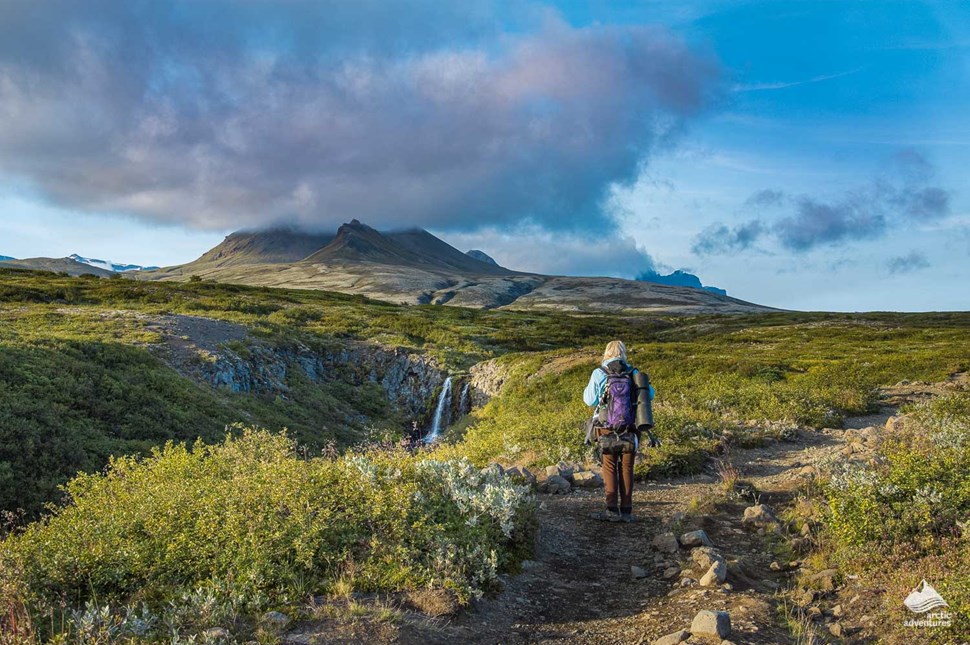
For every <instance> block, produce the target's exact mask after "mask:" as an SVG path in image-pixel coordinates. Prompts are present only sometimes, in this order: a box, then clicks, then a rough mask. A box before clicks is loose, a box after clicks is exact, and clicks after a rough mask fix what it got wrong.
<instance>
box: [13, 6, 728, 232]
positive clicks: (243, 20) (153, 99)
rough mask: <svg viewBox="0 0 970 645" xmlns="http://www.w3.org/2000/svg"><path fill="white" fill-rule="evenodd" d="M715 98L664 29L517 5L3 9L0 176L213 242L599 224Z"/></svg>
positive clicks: (70, 203)
mask: <svg viewBox="0 0 970 645" xmlns="http://www.w3.org/2000/svg"><path fill="white" fill-rule="evenodd" d="M499 8H501V11H499ZM721 87H722V86H721V73H720V69H719V66H718V64H717V62H716V61H715V60H714V59H713V58H712V57H711V56H708V55H705V54H700V53H698V52H696V51H694V50H692V49H691V48H690V47H689V46H688V45H687V44H686V43H685V42H684V41H682V40H681V39H679V38H678V37H676V36H675V35H674V34H672V33H670V32H669V31H666V30H664V29H662V28H654V27H645V26H635V25H631V26H603V25H595V26H591V27H587V28H581V29H577V28H573V27H571V26H569V25H567V24H565V23H564V22H562V21H560V20H559V19H557V18H556V16H554V15H551V14H549V13H548V12H542V11H538V10H535V9H534V8H532V7H531V6H530V5H525V4H522V5H516V4H501V5H499V4H496V3H489V2H478V1H475V2H469V3H464V2H463V3H440V2H401V3H390V4H389V3H383V2H376V1H375V0H371V1H367V0H365V1H363V2H356V3H340V2H327V3H321V2H308V1H293V2H282V3H281V2H268V1H257V0H254V1H253V2H246V3H238V2H228V1H218V0H199V1H196V2H175V3H161V2H159V3H149V2H127V1H121V0H118V1H116V2H105V1H102V0H91V2H84V3H79V2H74V1H73V0H71V1H67V0H63V1H61V2H45V3H30V2H24V3H8V4H5V5H4V6H3V8H2V9H0V179H3V178H4V177H5V178H7V179H9V180H13V181H18V182H26V183H27V184H28V185H30V186H32V187H33V188H34V189H36V191H38V192H39V193H40V194H41V195H43V196H44V197H46V198H47V199H48V200H50V201H52V202H54V203H56V204H57V205H60V206H63V207H68V208H73V209H79V210H88V211H100V212H118V213H125V214H130V215H135V216H139V217H142V218H146V219H150V220H154V221H158V222H176V223H184V224H188V225H191V226H196V227H200V228H210V229H222V228H242V227H255V226H260V225H272V224H279V223H291V224H297V225H301V226H303V227H307V228H328V229H330V228H333V226H334V225H335V224H338V223H340V222H342V221H346V220H348V219H350V218H352V217H357V218H359V219H361V220H363V221H366V222H368V223H370V224H372V225H374V226H377V227H381V228H385V227H394V226H400V225H402V224H406V225H421V226H427V227H434V228H437V229H439V230H441V229H450V230H471V229H476V228H480V227H481V226H483V225H486V224H488V225H503V224H509V223H512V222H520V221H523V220H524V221H531V222H534V223H536V224H538V225H540V226H541V227H545V228H548V229H565V230H598V229H601V228H602V227H603V226H604V225H610V224H611V223H612V219H611V217H610V216H609V214H608V213H607V212H606V211H604V210H603V209H601V208H600V206H601V202H602V201H603V199H604V197H605V196H606V194H607V191H608V189H609V187H610V186H611V185H612V184H614V183H616V182H621V183H622V182H629V181H632V180H633V179H635V178H636V176H637V174H638V173H639V171H640V170H641V169H642V166H643V164H644V163H645V161H646V160H647V159H648V158H649V156H650V154H651V151H652V150H653V149H654V147H655V146H657V145H662V144H663V143H664V142H665V141H667V140H668V138H669V137H670V136H672V135H673V134H676V133H677V132H680V131H681V130H682V128H683V125H684V123H685V122H687V121H689V120H690V119H691V118H692V117H693V116H695V115H696V114H698V113H699V112H702V111H703V110H705V109H706V108H708V107H709V106H711V105H712V103H714V102H716V101H717V98H718V96H720V92H721Z"/></svg>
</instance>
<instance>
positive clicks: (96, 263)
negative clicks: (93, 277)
mask: <svg viewBox="0 0 970 645" xmlns="http://www.w3.org/2000/svg"><path fill="white" fill-rule="evenodd" d="M67 259H69V260H74V261H75V262H80V263H81V264H86V265H88V266H92V267H96V268H98V269H104V270H105V271H114V272H115V273H127V272H129V271H153V270H155V269H157V268H158V267H144V266H141V265H138V264H120V263H116V262H109V261H107V260H98V259H97V258H86V257H83V256H81V255H78V254H77V253H75V254H73V255H69V256H67Z"/></svg>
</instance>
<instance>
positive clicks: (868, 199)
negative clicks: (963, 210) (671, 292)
mask: <svg viewBox="0 0 970 645" xmlns="http://www.w3.org/2000/svg"><path fill="white" fill-rule="evenodd" d="M934 177H935V171H934V169H933V166H932V165H931V164H930V163H929V162H928V161H927V160H926V159H925V158H924V157H923V156H922V155H920V154H919V153H918V152H916V151H915V150H908V149H907V150H903V151H901V152H900V153H898V154H897V155H895V156H894V158H893V159H892V163H891V164H890V168H889V170H888V171H887V172H886V173H884V174H883V175H881V176H879V177H877V178H875V179H873V180H872V181H871V182H870V183H869V184H868V185H866V186H863V187H860V188H858V189H854V190H849V191H846V192H844V193H843V194H841V195H838V196H836V197H834V198H821V197H816V196H812V195H790V194H788V193H785V192H783V191H779V190H761V191H758V192H756V193H754V194H753V195H751V197H749V198H748V199H747V200H746V201H745V203H744V208H745V209H747V210H759V211H774V212H775V213H776V214H775V216H774V218H773V219H767V218H764V217H763V216H762V218H759V219H752V220H750V221H748V222H747V223H745V224H741V225H739V226H736V227H734V228H730V227H728V226H727V225H725V224H714V225H712V226H710V227H708V228H707V229H705V230H704V231H701V233H699V234H698V235H697V237H696V238H695V241H694V245H693V251H694V253H696V254H698V255H704V254H723V253H730V252H735V251H742V250H744V249H747V248H749V247H751V246H752V245H753V244H754V243H755V242H756V241H757V240H759V239H762V238H767V237H771V238H773V239H774V240H775V241H777V242H778V243H779V244H780V245H781V246H782V247H784V248H785V249H788V250H790V251H796V252H801V251H808V250H810V249H813V248H816V247H821V246H828V245H834V244H840V243H844V242H850V241H856V240H866V239H874V238H878V237H881V236H882V235H884V234H886V232H887V231H889V230H891V229H892V228H894V227H898V226H902V225H905V224H907V223H912V222H926V221H931V220H936V219H939V218H941V217H944V216H945V215H947V214H948V213H949V212H950V191H948V190H946V189H944V188H942V187H940V186H934V185H930V182H932V181H933V179H934Z"/></svg>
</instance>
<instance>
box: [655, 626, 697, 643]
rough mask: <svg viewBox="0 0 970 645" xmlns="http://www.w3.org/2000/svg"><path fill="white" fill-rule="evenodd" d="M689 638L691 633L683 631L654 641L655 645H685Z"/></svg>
mask: <svg viewBox="0 0 970 645" xmlns="http://www.w3.org/2000/svg"><path fill="white" fill-rule="evenodd" d="M688 638H690V632H689V631H687V630H686V629H682V630H680V631H678V632H674V633H672V634H667V635H666V636H661V637H660V638H658V639H657V640H655V641H653V645H679V643H683V642H684V641H685V640H687V639H688Z"/></svg>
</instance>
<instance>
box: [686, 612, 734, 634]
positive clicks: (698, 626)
mask: <svg viewBox="0 0 970 645" xmlns="http://www.w3.org/2000/svg"><path fill="white" fill-rule="evenodd" d="M690 633H691V635H692V636H717V637H718V638H727V637H728V636H730V635H731V615H730V614H729V613H727V612H726V611H708V610H706V609H705V610H702V611H699V612H697V615H696V616H694V620H693V621H692V622H691V624H690Z"/></svg>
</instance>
